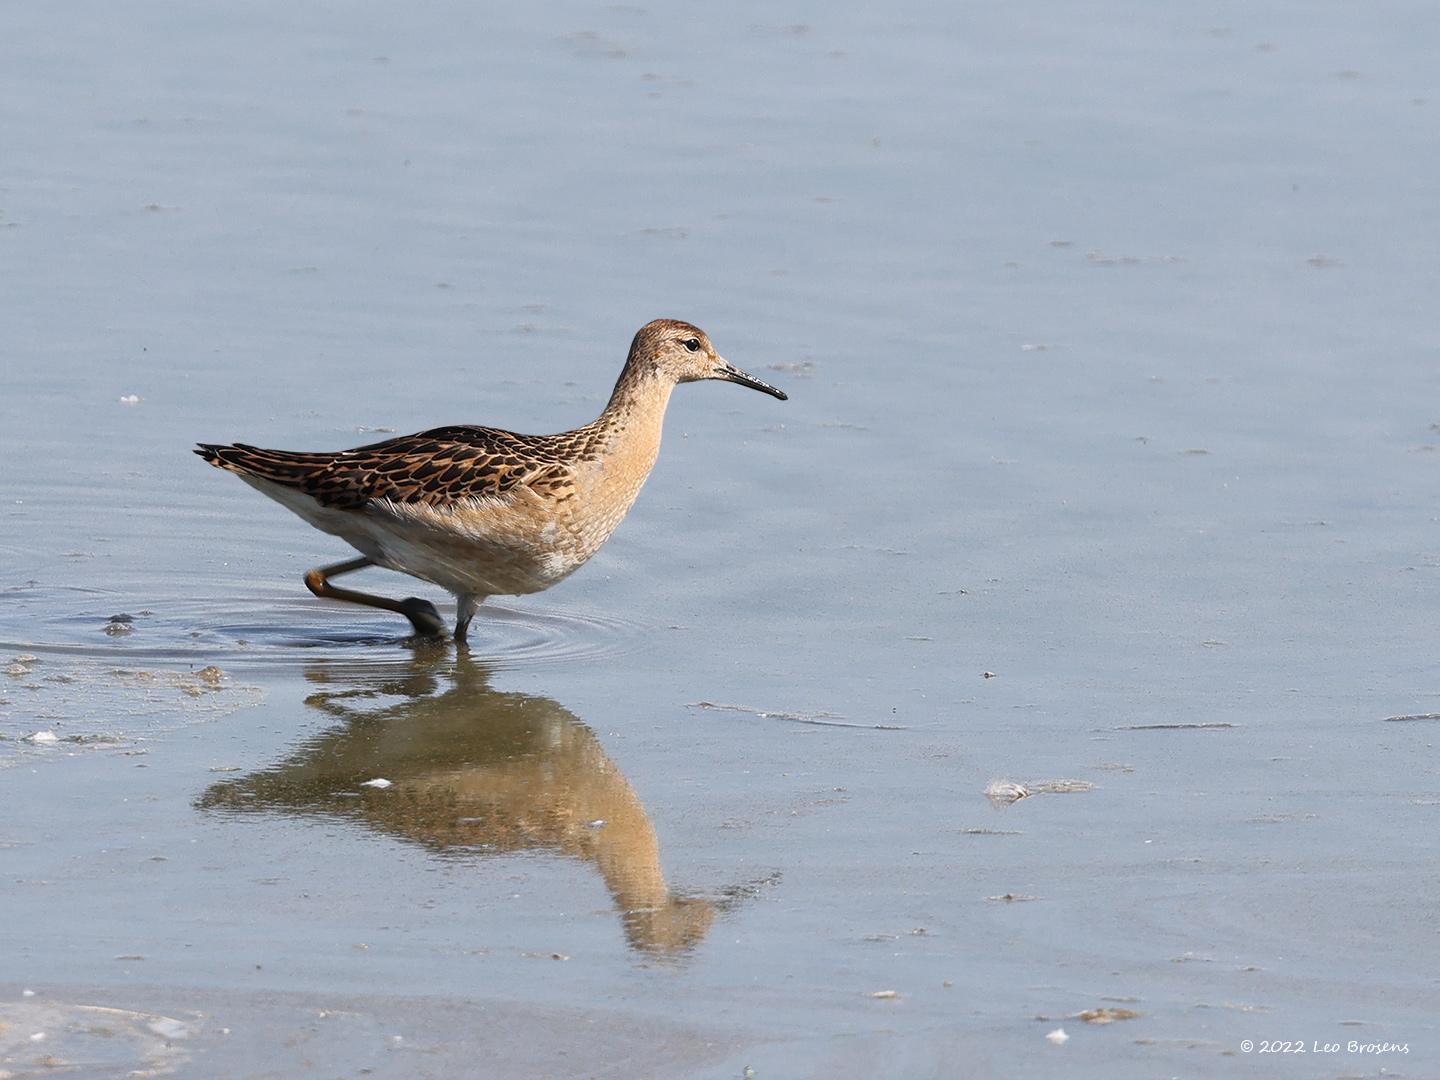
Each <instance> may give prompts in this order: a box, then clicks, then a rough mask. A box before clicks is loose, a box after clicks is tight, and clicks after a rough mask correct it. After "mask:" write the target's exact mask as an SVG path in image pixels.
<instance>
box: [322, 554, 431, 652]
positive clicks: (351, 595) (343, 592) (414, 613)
mask: <svg viewBox="0 0 1440 1080" xmlns="http://www.w3.org/2000/svg"><path fill="white" fill-rule="evenodd" d="M374 565H375V563H374V561H373V560H371V559H366V558H360V559H351V560H349V561H348V562H341V563H335V564H333V565H331V566H317V567H316V568H315V569H314V570H311V571H308V572H307V573H306V574H305V587H306V588H307V589H309V590H310V591H311V592H312V593H314V594H315V595H316V596H324V597H328V598H329V599H331V600H346V601H349V602H350V603H352V604H364V605H365V606H366V607H377V608H384V609H385V610H386V611H394V612H396V613H398V614H400V615H404V616H405V617H406V618H407V619H409V620H410V625H411V626H413V627H414V628H415V633H417V634H419V635H420V636H421V637H440V636H441V635H442V634H444V633H445V622H444V620H442V619H441V618H440V612H438V611H436V610H435V605H434V604H432V603H430V601H429V600H421V599H420V598H419V597H416V596H411V597H408V598H407V599H404V600H391V599H390V598H389V597H388V596H372V595H371V594H370V593H362V592H356V591H355V590H353V589H342V588H339V587H338V586H335V585H332V584H330V579H331V578H332V577H339V576H340V575H341V574H348V573H351V572H352V571H355V570H363V569H365V567H367V566H374Z"/></svg>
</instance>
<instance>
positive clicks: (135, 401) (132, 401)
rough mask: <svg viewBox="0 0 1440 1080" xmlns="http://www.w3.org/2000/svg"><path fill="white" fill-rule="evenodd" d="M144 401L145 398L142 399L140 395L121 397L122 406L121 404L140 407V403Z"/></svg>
mask: <svg viewBox="0 0 1440 1080" xmlns="http://www.w3.org/2000/svg"><path fill="white" fill-rule="evenodd" d="M143 400H144V398H142V397H141V396H140V395H139V394H121V395H120V404H121V405H139V404H140V402H141V401H143Z"/></svg>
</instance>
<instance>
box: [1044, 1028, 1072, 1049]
mask: <svg viewBox="0 0 1440 1080" xmlns="http://www.w3.org/2000/svg"><path fill="white" fill-rule="evenodd" d="M1045 1041H1046V1042H1048V1043H1054V1044H1055V1045H1056V1046H1064V1045H1065V1044H1066V1043H1067V1042H1069V1041H1070V1036H1069V1035H1066V1034H1065V1029H1064V1028H1056V1029H1055V1030H1054V1031H1052V1032H1050V1034H1048V1035H1046V1036H1045Z"/></svg>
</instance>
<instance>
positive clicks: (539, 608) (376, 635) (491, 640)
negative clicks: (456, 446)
mask: <svg viewBox="0 0 1440 1080" xmlns="http://www.w3.org/2000/svg"><path fill="white" fill-rule="evenodd" d="M133 602H134V600H133V597H131V598H129V599H122V598H120V597H117V596H116V595H115V594H110V593H104V592H99V591H97V590H88V589H75V588H55V587H50V586H42V585H25V586H18V587H13V588H11V589H7V590H5V591H4V593H3V594H0V657H3V654H4V653H7V652H8V653H32V654H35V655H39V656H44V655H50V656H66V657H71V658H74V659H77V660H78V659H94V660H102V661H106V662H110V663H119V664H135V663H142V662H143V663H147V664H166V663H170V664H189V665H208V664H219V665H222V666H224V667H226V668H251V669H260V668H266V667H272V666H282V667H283V666H291V665H303V664H313V663H315V662H316V661H338V662H343V661H346V660H354V661H357V662H361V663H363V664H365V665H373V664H376V663H386V662H393V663H395V664H397V665H399V664H408V663H410V662H411V661H412V660H413V658H414V655H415V652H416V650H417V649H435V648H440V647H442V646H441V645H440V644H439V643H433V642H421V641H417V640H416V639H414V638H410V637H407V636H406V635H405V634H404V630H405V629H406V627H405V623H404V622H403V620H401V619H399V618H396V617H394V616H382V615H378V614H372V613H370V612H368V611H365V610H362V609H355V608H349V609H347V608H344V607H340V606H337V605H330V604H321V603H319V602H317V601H313V600H309V599H308V598H304V597H301V598H296V597H295V596H293V595H292V594H286V595H285V596H283V597H282V596H270V595H261V596H254V597H247V598H242V599H236V598H234V597H227V598H225V599H224V600H219V599H215V598H213V597H203V596H202V597H195V596H187V597H169V598H162V597H151V598H147V599H146V600H145V601H144V606H143V607H142V606H129V607H127V606H123V605H124V604H130V603H133ZM117 616H119V617H121V618H120V620H119V621H115V620H116V617H117ZM645 629H646V628H645V626H644V625H643V624H641V623H637V622H633V621H629V620H625V619H618V618H615V617H613V616H609V615H599V614H596V613H595V612H591V611H582V610H578V609H573V608H565V607H560V606H555V605H548V604H547V605H539V604H533V603H530V602H527V603H526V604H525V606H524V607H509V606H507V605H505V604H499V603H493V602H491V603H487V604H486V605H485V606H484V607H483V608H482V609H481V612H480V614H479V615H478V616H476V619H475V622H474V623H473V624H471V627H470V643H469V649H470V652H471V654H472V655H473V656H474V657H475V658H476V659H479V660H483V661H484V662H485V663H486V664H488V665H489V666H491V667H492V668H496V669H502V668H515V667H531V666H541V665H547V664H558V663H574V662H576V661H586V660H596V659H601V658H604V657H609V656H616V655H620V654H623V653H625V652H629V651H632V650H633V649H634V648H636V647H637V644H638V642H639V639H640V637H641V635H642V633H643V631H644V630H645ZM443 647H447V648H452V649H453V648H454V645H453V643H450V644H447V645H445V646H443Z"/></svg>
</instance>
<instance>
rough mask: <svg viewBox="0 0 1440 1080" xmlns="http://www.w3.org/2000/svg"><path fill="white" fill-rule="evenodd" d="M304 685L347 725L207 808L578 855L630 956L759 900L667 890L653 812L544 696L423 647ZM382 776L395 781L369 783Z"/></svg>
mask: <svg viewBox="0 0 1440 1080" xmlns="http://www.w3.org/2000/svg"><path fill="white" fill-rule="evenodd" d="M306 674H307V678H309V679H310V680H311V681H312V682H315V683H323V684H329V686H330V687H333V688H327V689H323V690H320V691H317V692H316V693H314V694H312V695H311V696H310V698H308V699H307V701H306V704H307V705H309V706H311V707H312V708H316V709H321V710H323V711H324V712H326V713H329V714H330V715H332V716H334V717H336V718H337V719H340V720H342V721H343V726H341V727H338V728H335V729H333V730H331V731H329V732H326V733H325V734H323V735H321V736H319V737H318V738H316V739H314V740H312V741H310V742H308V743H306V744H305V746H304V747H303V748H302V749H301V750H300V751H299V752H297V753H296V754H295V755H294V756H293V757H291V758H290V759H289V760H287V761H284V762H281V763H280V764H277V765H274V766H272V767H270V768H268V769H264V770H261V771H258V772H255V773H251V774H250V775H248V776H243V777H238V778H235V779H232V780H226V781H223V782H221V783H218V784H215V785H214V786H212V787H211V788H209V790H207V791H206V792H205V793H204V795H202V796H201V798H200V800H199V805H200V806H201V807H203V808H206V809H222V808H223V809H227V810H238V811H262V812H267V811H268V812H274V811H277V810H278V811H285V812H291V813H300V814H306V813H319V814H325V815H328V816H334V817H340V818H346V819H352V820H357V821H361V822H363V823H364V824H365V825H367V826H369V827H370V828H372V829H375V830H377V831H379V832H384V833H388V834H390V835H392V836H399V837H403V838H405V839H406V840H411V841H414V842H416V843H419V844H423V845H424V846H426V847H428V848H430V849H432V850H434V851H437V852H445V853H469V854H474V855H477V856H486V855H496V854H508V853H512V852H521V851H537V850H538V851H550V852H555V853H558V854H562V855H566V856H570V857H572V858H577V859H581V860H583V861H585V862H587V863H590V864H592V865H593V866H594V867H595V869H596V870H598V871H599V872H600V876H601V877H602V878H603V879H604V880H605V886H606V888H607V889H609V891H610V895H611V897H612V898H613V899H614V902H615V906H616V907H617V908H618V909H619V911H620V916H621V919H622V921H623V924H624V928H625V936H626V938H627V940H628V941H629V943H630V946H631V948H633V949H635V950H637V951H639V952H641V953H644V954H649V955H654V956H677V955H682V954H684V953H685V952H687V951H689V950H690V949H692V948H693V947H694V946H695V945H697V944H698V943H699V942H700V940H701V939H702V938H703V937H704V936H705V933H706V931H707V930H708V929H709V928H710V923H711V921H712V920H713V919H714V917H715V914H716V912H717V911H719V910H722V909H724V908H726V907H728V906H730V905H731V904H733V903H735V902H736V901H737V900H739V899H740V898H741V897H742V896H744V895H746V894H748V893H751V892H753V887H740V888H735V889H731V890H727V891H726V892H725V893H722V894H720V896H719V898H717V899H709V898H705V897H700V896H684V895H677V894H676V893H674V892H672V891H671V890H670V888H669V886H668V885H667V884H666V883H665V877H664V874H663V872H662V871H661V868H660V847H659V843H658V841H657V840H656V837H655V828H654V826H652V825H651V824H650V818H649V815H647V814H646V813H645V807H644V806H643V805H641V803H640V800H639V798H637V797H636V795H635V791H634V789H633V788H631V786H630V783H629V781H627V780H626V779H625V777H624V775H623V774H622V773H621V772H620V770H619V769H618V768H616V766H615V763H614V762H613V761H611V760H610V759H609V758H608V757H607V756H606V755H605V751H604V750H602V749H601V747H600V742H599V740H598V739H596V737H595V733H594V732H593V731H591V730H590V728H589V727H587V726H586V725H585V724H584V723H582V722H581V721H580V720H579V719H578V718H577V717H575V716H574V714H572V713H571V712H570V711H569V710H567V709H565V708H564V707H563V706H561V705H560V704H559V703H557V702H555V701H552V700H551V699H549V698H545V697H537V696H535V695H533V694H520V693H513V692H511V693H506V692H502V691H498V690H494V689H492V688H491V686H490V676H491V672H490V669H488V668H486V667H485V666H484V665H482V664H481V663H479V662H477V661H476V660H474V659H472V658H471V657H470V656H469V655H468V654H466V653H463V652H462V653H460V654H458V655H453V654H452V655H451V656H448V657H447V656H445V655H443V654H438V655H437V654H433V653H430V652H429V650H421V651H418V652H417V653H416V656H415V660H414V662H413V666H411V667H410V668H408V669H406V670H402V671H398V672H397V670H396V669H395V668H393V667H391V668H386V669H383V670H381V671H375V670H372V671H370V672H369V673H360V674H357V673H356V672H355V669H354V668H353V667H345V668H340V667H338V666H337V667H336V668H335V669H334V670H332V669H331V667H330V666H329V665H323V664H319V665H315V666H313V667H312V668H310V669H309V670H308V671H307V673H306ZM341 679H343V684H342V683H341V682H340V681H339V680H341ZM397 698H398V699H399V700H398V701H397V700H396V699H397ZM376 778H384V779H386V780H389V781H390V782H391V785H392V786H390V787H388V788H383V789H382V788H376V787H367V786H365V784H366V782H367V781H370V780H373V779H376Z"/></svg>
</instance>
